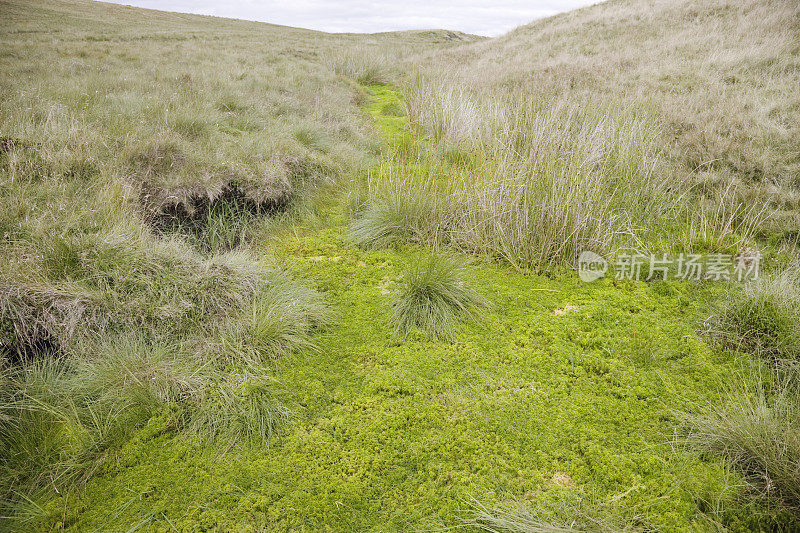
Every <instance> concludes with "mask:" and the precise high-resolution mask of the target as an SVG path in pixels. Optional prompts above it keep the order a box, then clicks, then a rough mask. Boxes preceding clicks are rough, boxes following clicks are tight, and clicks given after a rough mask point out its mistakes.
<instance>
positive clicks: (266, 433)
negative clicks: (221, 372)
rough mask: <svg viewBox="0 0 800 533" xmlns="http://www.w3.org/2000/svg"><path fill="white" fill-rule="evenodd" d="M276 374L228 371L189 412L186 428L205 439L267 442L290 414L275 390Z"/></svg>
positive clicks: (212, 440) (234, 442)
mask: <svg viewBox="0 0 800 533" xmlns="http://www.w3.org/2000/svg"><path fill="white" fill-rule="evenodd" d="M274 385H275V383H274V378H270V377H269V376H266V375H263V374H255V375H253V374H241V375H239V374H235V373H234V374H228V375H226V376H225V377H224V378H222V379H221V380H220V381H218V382H217V383H215V384H214V385H213V386H212V387H210V388H209V389H208V390H206V391H205V394H206V396H205V398H204V399H203V401H202V402H201V403H200V404H198V405H197V406H196V408H195V409H194V410H193V412H192V413H191V414H190V415H189V421H188V424H187V427H186V431H187V432H188V434H189V435H191V436H193V437H195V438H199V439H201V440H204V441H206V442H209V441H210V442H215V441H216V442H226V443H228V444H236V443H246V444H249V445H254V446H266V445H268V443H269V439H270V437H272V435H273V434H275V432H277V431H278V430H279V429H280V427H281V426H282V425H283V424H284V423H285V422H287V421H288V420H289V419H290V418H291V411H289V409H287V408H286V407H285V406H283V405H281V404H280V403H279V402H278V401H277V400H276V399H275V396H274V394H273V387H274Z"/></svg>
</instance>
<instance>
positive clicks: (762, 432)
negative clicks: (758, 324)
mask: <svg viewBox="0 0 800 533" xmlns="http://www.w3.org/2000/svg"><path fill="white" fill-rule="evenodd" d="M749 381H750V380H744V381H743V383H745V384H746V383H748V382H749ZM775 381H777V383H775ZM797 400H798V394H797V377H796V375H795V374H791V375H790V376H789V377H782V378H769V379H766V380H765V379H764V377H761V378H760V379H759V380H758V381H757V384H756V385H755V386H747V385H743V384H742V383H734V384H732V385H730V386H729V388H728V390H727V391H725V392H724V393H723V397H722V399H721V402H720V405H719V406H718V407H713V408H711V409H710V410H708V411H707V412H705V413H700V414H692V415H689V414H686V415H684V418H685V420H686V423H687V426H688V428H689V433H688V436H687V437H686V443H687V446H688V447H689V448H690V449H693V450H695V451H696V452H698V453H703V454H709V455H714V456H718V457H723V458H725V459H726V460H728V461H729V462H730V463H731V464H732V465H734V466H735V467H736V468H737V469H738V470H740V471H741V472H742V473H743V474H744V475H745V476H746V478H747V479H748V481H749V482H750V484H751V487H752V488H753V492H754V493H755V494H757V495H759V496H761V497H768V498H772V499H773V501H777V502H780V504H781V505H783V506H785V507H786V508H788V509H790V510H792V511H796V509H797V506H798V503H800V468H798V464H799V463H798V461H799V460H800V443H799V442H798V439H797V437H796V435H797V431H798V427H800V426H798V424H800V412H798V408H797V405H798V404H797Z"/></svg>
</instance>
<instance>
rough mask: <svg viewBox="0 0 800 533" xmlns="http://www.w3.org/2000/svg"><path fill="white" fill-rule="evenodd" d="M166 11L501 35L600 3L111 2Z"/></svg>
mask: <svg viewBox="0 0 800 533" xmlns="http://www.w3.org/2000/svg"><path fill="white" fill-rule="evenodd" d="M107 1H112V2H114V3H117V4H128V5H133V6H137V7H146V8H149V9H160V10H162V11H178V12H182V13H200V14H203V15H215V16H218V17H231V18H239V19H247V20H258V21H262V22H272V23H273V24H283V25H286V26H296V27H300V28H311V29H314V30H322V31H328V32H358V33H372V32H379V31H392V30H419V29H432V28H444V29H448V30H461V31H464V32H467V33H476V34H479V35H488V36H492V37H493V36H496V35H500V34H503V33H505V32H507V31H509V30H511V29H513V28H515V27H517V26H519V25H521V24H526V23H528V22H530V21H532V20H533V19H537V18H541V17H547V16H549V15H554V14H556V13H560V12H561V11H568V10H570V9H574V8H576V7H581V6H585V5H589V4H594V3H597V1H598V0H528V1H525V0H495V1H491V0H483V1H481V0H450V1H447V0H399V1H398V0H393V1H391V2H370V1H367V0H341V1H338V2H337V1H332V0H288V1H286V0H284V1H272V0H107Z"/></svg>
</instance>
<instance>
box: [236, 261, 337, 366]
mask: <svg viewBox="0 0 800 533" xmlns="http://www.w3.org/2000/svg"><path fill="white" fill-rule="evenodd" d="M330 319H331V312H330V309H329V307H328V306H327V304H326V303H325V300H324V299H323V297H322V295H320V293H318V292H317V291H315V290H314V289H311V288H309V287H307V286H306V285H304V284H302V283H298V282H296V281H293V280H291V279H290V278H288V277H287V276H286V275H285V274H275V275H274V276H273V277H272V279H271V280H270V282H269V284H268V285H267V286H266V287H265V288H264V289H263V290H262V291H261V292H260V293H259V295H258V296H257V297H256V298H255V299H254V300H253V302H252V304H251V305H250V307H249V308H248V309H247V310H245V311H244V312H243V314H242V316H241V318H240V320H239V321H237V323H236V324H237V325H236V328H235V330H234V331H232V332H231V333H230V334H229V335H228V338H227V339H225V341H224V346H225V348H226V350H225V353H226V356H228V357H231V358H233V359H234V360H237V361H239V362H240V363H247V364H258V363H260V362H264V361H267V360H270V359H275V358H278V357H281V356H282V355H285V354H287V353H291V352H293V351H296V350H299V349H302V348H306V349H317V345H316V344H315V343H314V341H313V340H312V338H311V333H312V332H313V331H314V329H315V328H318V327H320V326H324V325H326V324H328V323H329V322H330Z"/></svg>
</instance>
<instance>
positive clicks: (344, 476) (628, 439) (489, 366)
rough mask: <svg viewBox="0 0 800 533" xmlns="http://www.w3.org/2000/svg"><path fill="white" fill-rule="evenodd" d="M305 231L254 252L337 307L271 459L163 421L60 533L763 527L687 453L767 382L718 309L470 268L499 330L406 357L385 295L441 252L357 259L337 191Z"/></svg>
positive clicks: (720, 471)
mask: <svg viewBox="0 0 800 533" xmlns="http://www.w3.org/2000/svg"><path fill="white" fill-rule="evenodd" d="M371 93H372V99H371V104H370V105H369V106H368V110H369V111H370V112H371V113H372V114H373V115H374V116H376V117H377V126H378V129H379V130H380V131H381V132H382V134H383V135H384V136H385V137H387V138H388V139H389V149H390V150H391V149H392V147H393V146H396V145H397V142H398V137H399V136H401V135H402V128H403V127H404V126H403V125H404V121H405V119H404V118H402V117H398V116H396V113H389V114H388V115H386V114H384V113H383V112H384V111H385V110H390V109H393V106H392V105H391V104H393V103H397V99H398V97H399V95H398V94H397V93H395V92H394V91H391V90H389V89H387V88H385V87H372V88H371ZM386 112H388V111H386ZM295 222H296V223H291V224H286V225H284V226H283V227H282V228H280V229H278V230H276V232H275V233H274V234H273V236H272V237H271V238H269V239H267V240H266V241H265V242H263V243H259V244H258V247H259V248H260V249H261V250H262V251H263V254H264V255H265V256H270V257H271V258H273V259H275V260H276V261H277V262H278V263H280V264H282V265H283V266H285V267H287V268H289V269H291V270H292V271H293V272H294V273H295V275H296V276H297V277H299V278H304V279H306V280H307V281H309V282H310V283H311V284H313V285H314V286H315V287H316V288H317V289H318V290H320V291H321V292H322V293H324V295H325V297H326V298H327V300H328V301H329V303H330V304H331V306H332V308H333V309H334V312H335V317H336V319H335V322H334V324H333V325H332V326H328V327H327V328H326V329H325V330H323V331H321V332H320V333H319V334H318V335H317V338H316V341H317V343H318V345H319V350H307V351H302V352H300V353H296V354H293V355H290V356H287V357H285V358H283V359H281V360H279V361H277V362H276V363H275V365H274V375H275V377H276V380H277V384H276V386H275V390H276V394H277V396H278V397H279V398H280V399H281V401H282V402H283V403H284V404H285V405H286V406H288V407H289V408H291V409H292V411H293V412H294V418H293V419H292V420H291V421H290V422H289V423H288V424H286V426H285V427H284V428H283V431H282V432H281V433H280V434H279V435H277V436H276V437H274V438H273V439H272V440H271V442H270V444H269V447H268V448H261V447H250V448H248V447H246V446H243V445H238V446H235V447H230V448H225V449H221V448H219V447H216V448H213V449H209V448H208V447H205V446H203V445H201V444H194V443H192V442H191V441H190V440H187V439H186V438H181V437H180V436H178V435H176V434H175V433H174V432H173V431H172V430H171V429H170V425H169V422H168V421H169V419H170V416H169V410H165V412H164V415H163V416H161V417H156V418H154V419H153V420H151V421H150V423H149V424H148V426H147V427H146V428H144V429H143V430H142V431H140V432H139V433H138V434H137V435H136V437H135V438H133V439H132V440H131V441H130V442H129V443H128V444H126V445H125V446H124V448H123V449H122V450H121V452H120V453H119V456H118V459H116V460H115V461H112V462H108V463H106V465H105V466H104V467H103V468H104V469H103V471H101V472H99V473H98V475H96V476H95V477H94V478H93V479H92V480H91V481H90V482H89V483H88V485H87V487H86V488H85V490H84V491H83V492H82V493H81V494H80V496H79V497H78V499H77V501H75V500H71V501H65V500H60V499H56V500H53V501H51V502H50V503H49V504H48V505H47V513H46V514H47V515H49V518H48V520H49V521H50V524H49V525H50V527H52V526H54V525H55V524H56V523H58V522H60V525H62V526H65V527H66V528H68V529H72V530H81V531H91V530H107V529H109V528H111V529H115V528H118V527H119V526H120V525H121V524H129V525H131V526H133V527H135V528H140V529H143V530H155V531H172V530H179V531H208V530H225V531H228V530H242V531H249V530H255V529H266V530H276V531H283V530H307V531H322V530H332V531H334V530H335V531H357V530H359V531H360V530H367V531H379V530H381V531H382V530H400V529H416V528H423V529H424V528H431V527H433V528H437V527H443V526H444V527H447V526H452V525H454V524H456V523H457V521H458V520H459V518H463V517H464V516H467V515H468V510H469V509H470V507H471V506H473V505H475V502H476V501H480V502H481V503H482V504H486V505H493V504H496V503H501V502H505V501H508V500H509V499H511V498H516V499H521V500H528V501H529V503H531V504H533V505H535V506H536V507H539V508H549V509H559V508H561V507H563V506H564V502H582V503H579V504H578V505H579V506H586V507H592V508H597V509H600V510H602V511H603V512H604V513H606V514H608V515H615V516H621V517H623V518H624V519H626V520H628V521H632V522H633V523H634V524H638V525H640V526H644V527H648V526H654V527H656V528H659V529H661V530H664V531H679V530H694V529H698V528H699V529H705V528H710V526H711V523H712V522H711V520H710V519H709V517H711V518H712V519H714V520H720V519H724V521H725V522H726V523H727V524H728V526H729V527H732V528H734V529H737V528H742V529H746V528H747V527H748V518H747V517H748V510H747V509H746V508H743V507H742V506H741V505H734V504H733V502H734V500H733V498H734V495H735V487H736V486H737V485H738V484H739V482H740V480H739V478H738V477H737V476H736V475H734V474H731V473H730V472H729V471H727V470H726V468H725V467H724V466H723V463H721V462H717V461H706V460H702V459H698V458H696V457H695V456H693V455H691V454H689V453H687V452H684V451H683V450H682V449H681V447H680V446H679V445H677V446H676V445H675V444H674V432H675V428H676V425H677V424H678V422H677V421H676V418H675V412H676V410H679V409H691V407H692V406H693V405H697V404H698V403H700V404H707V403H708V402H714V401H715V399H716V395H717V393H716V392H715V391H717V390H718V389H719V386H720V384H721V383H722V382H723V381H724V380H725V379H726V378H728V377H730V376H731V375H733V374H734V373H736V372H738V371H740V370H741V369H742V368H743V367H744V368H747V367H749V366H750V365H752V364H753V361H752V360H751V359H750V358H749V357H744V356H742V355H740V354H738V355H736V354H733V353H730V352H725V353H723V352H718V351H714V350H712V349H710V348H709V347H708V346H707V345H706V343H705V342H704V341H703V340H701V339H700V338H699V337H698V336H697V335H696V333H695V326H696V323H697V321H698V320H699V318H700V313H701V310H702V307H701V305H702V304H700V303H698V302H699V301H700V299H698V298H696V296H697V294H698V293H703V292H708V291H711V290H713V289H711V288H709V287H701V286H696V285H690V284H686V283H677V282H667V283H663V282H662V283H652V284H648V283H644V282H631V281H616V280H612V279H605V280H600V281H597V282H594V283H583V282H581V281H580V280H579V279H578V278H577V276H576V275H574V274H573V273H569V272H555V273H547V272H542V273H535V272H532V271H527V270H515V269H513V268H511V267H509V266H505V265H501V264H498V263H496V262H492V261H489V260H476V262H475V264H474V265H473V279H472V282H473V284H474V286H475V287H476V288H478V289H479V290H480V292H481V293H482V294H484V295H485V296H486V297H487V298H488V299H489V300H491V302H492V303H493V307H492V309H490V310H488V311H485V312H484V313H483V315H482V316H481V317H480V318H478V319H474V320H471V321H469V322H467V323H465V324H462V325H461V326H460V327H459V328H458V329H457V331H456V333H455V337H454V340H453V341H452V342H445V341H433V340H429V339H428V338H426V337H425V336H424V335H423V334H422V333H421V332H417V333H412V334H411V335H409V336H408V337H405V338H402V337H399V336H398V335H397V334H396V333H395V332H394V330H393V328H392V327H391V325H390V324H389V314H390V309H389V303H388V294H389V293H390V292H391V291H392V289H393V284H394V282H395V280H397V279H398V278H399V277H400V276H401V275H402V274H403V270H404V267H405V266H406V265H407V264H408V263H409V262H412V261H414V260H416V259H417V258H418V257H419V256H420V254H422V253H425V252H424V251H423V250H421V249H420V248H418V247H416V246H413V245H402V246H399V247H397V248H395V249H378V250H372V251H365V250H362V249H359V248H357V247H355V246H353V245H352V244H350V241H349V239H348V227H347V225H348V222H349V215H348V212H347V207H346V201H345V194H344V192H342V191H341V190H340V189H333V190H330V191H328V192H326V193H322V194H320V196H319V197H318V199H317V201H316V203H315V205H314V207H313V209H312V210H311V211H310V212H308V213H307V214H306V216H305V217H304V218H302V219H300V220H297V221H295ZM465 260H466V258H465ZM690 296H691V297H690ZM570 505H572V503H570Z"/></svg>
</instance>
